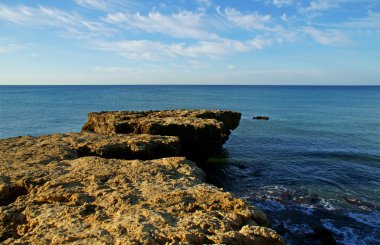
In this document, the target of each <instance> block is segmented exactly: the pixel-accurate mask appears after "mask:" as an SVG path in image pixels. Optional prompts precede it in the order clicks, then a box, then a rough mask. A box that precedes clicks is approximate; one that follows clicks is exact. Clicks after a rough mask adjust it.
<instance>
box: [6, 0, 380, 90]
mask: <svg viewBox="0 0 380 245" xmlns="http://www.w3.org/2000/svg"><path fill="white" fill-rule="evenodd" d="M0 84H264V85H265V84H306V85H307V84H314V85H326V84H329V85H340V84H348V85H361V84H363V85H364V84H368V85H372V84H375V85H380V0H313V1H300V0H262V1H259V0H235V1H216V0H193V1H190V0H188V1H184V0H183V1H135V0H130V1H122V0H108V1H106V0H55V1H51V0H41V1H18V0H0Z"/></svg>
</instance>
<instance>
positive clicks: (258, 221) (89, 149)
mask: <svg viewBox="0 0 380 245" xmlns="http://www.w3.org/2000/svg"><path fill="white" fill-rule="evenodd" d="M240 117H241V114H240V113H238V112H233V111H220V110H167V111H147V112H129V111H115V112H98V113H96V112H93V113H90V114H89V115H88V120H87V122H86V123H85V125H84V126H83V129H82V132H81V133H65V134H53V135H44V136H39V137H32V136H21V137H15V138H9V139H2V140H0V243H4V244H14V243H16V244H28V243H31V244H33V243H37V244H47V243H52V244H62V243H74V244H205V243H207V244H213V243H217V244H221V243H225V244H284V240H283V238H282V237H281V236H280V235H278V234H277V233H276V232H275V231H274V230H272V229H270V228H268V227H267V226H268V220H267V218H266V216H265V214H264V213H263V212H261V211H260V210H258V209H256V208H254V207H252V206H251V205H249V204H247V203H246V202H245V201H244V200H241V199H238V198H236V197H234V196H233V195H232V194H231V193H229V192H225V191H223V190H222V189H220V188H217V187H215V186H213V185H211V184H207V183H205V182H204V179H205V173H204V172H203V171H202V170H201V169H200V168H199V167H198V166H197V165H196V163H194V162H197V161H203V160H205V159H207V158H208V157H210V156H211V155H212V154H213V153H214V152H215V151H216V150H217V149H219V148H220V147H221V146H222V145H223V143H225V141H226V140H227V139H228V136H229V135H230V132H231V130H233V129H235V128H236V127H237V126H238V125H239V121H240ZM193 161H194V162H193Z"/></svg>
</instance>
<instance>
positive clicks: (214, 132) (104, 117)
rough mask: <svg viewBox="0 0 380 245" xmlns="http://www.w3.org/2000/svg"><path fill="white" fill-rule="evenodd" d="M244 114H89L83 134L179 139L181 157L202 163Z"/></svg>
mask: <svg viewBox="0 0 380 245" xmlns="http://www.w3.org/2000/svg"><path fill="white" fill-rule="evenodd" d="M240 117H241V114H240V113H238V112H233V111H220V110H167V111H145V112H133V111H112V112H93V113H90V114H89V115H88V119H87V122H86V123H85V125H84V126H83V128H82V131H83V132H96V133H101V134H115V133H116V134H153V135H171V136H178V137H179V138H180V141H181V149H182V150H181V154H182V155H184V156H186V157H187V158H188V159H191V160H196V161H201V160H204V159H207V158H208V157H210V156H211V155H212V154H213V153H214V152H215V151H216V150H217V149H219V148H220V147H221V146H222V145H223V144H224V143H225V142H226V140H227V139H228V136H229V135H230V131H231V130H233V129H235V128H236V127H237V126H238V125H239V121H240Z"/></svg>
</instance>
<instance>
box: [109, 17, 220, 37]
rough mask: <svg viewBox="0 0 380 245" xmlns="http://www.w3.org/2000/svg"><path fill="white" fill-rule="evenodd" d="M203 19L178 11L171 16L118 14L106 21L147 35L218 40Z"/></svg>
mask: <svg viewBox="0 0 380 245" xmlns="http://www.w3.org/2000/svg"><path fill="white" fill-rule="evenodd" d="M203 17H204V14H203V13H195V12H190V11H180V12H178V13H175V14H171V15H163V14H161V13H159V12H150V13H148V14H147V15H141V14H140V13H135V14H129V13H121V12H118V13H115V14H109V15H108V16H107V17H106V20H107V21H108V22H109V23H113V24H120V25H122V26H123V27H125V28H135V29H138V30H140V31H142V32H149V33H163V34H167V35H170V36H174V37H178V38H194V39H216V38H218V35H216V34H215V33H212V32H210V31H209V30H207V25H208V24H207V21H205V20H204V19H203Z"/></svg>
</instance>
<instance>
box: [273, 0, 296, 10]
mask: <svg viewBox="0 0 380 245" xmlns="http://www.w3.org/2000/svg"><path fill="white" fill-rule="evenodd" d="M293 2H294V1H293V0H269V1H268V3H271V4H273V5H275V6H276V7H277V8H280V7H283V6H289V5H291V4H293Z"/></svg>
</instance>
